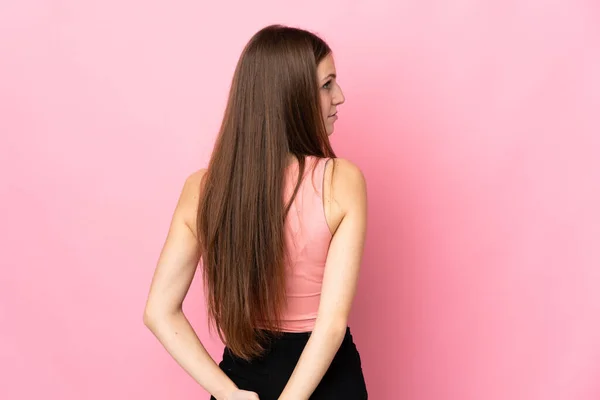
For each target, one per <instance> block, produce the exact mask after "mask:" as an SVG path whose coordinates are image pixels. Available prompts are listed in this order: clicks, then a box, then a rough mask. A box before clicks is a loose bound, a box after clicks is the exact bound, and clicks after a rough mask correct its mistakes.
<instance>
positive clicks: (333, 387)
mask: <svg viewBox="0 0 600 400" xmlns="http://www.w3.org/2000/svg"><path fill="white" fill-rule="evenodd" d="M309 336H310V333H284V334H283V336H280V337H278V338H277V339H274V340H273V341H272V342H271V344H270V345H269V348H268V349H267V351H266V352H265V354H264V355H263V356H261V358H260V359H256V360H252V361H251V362H248V361H245V360H242V359H240V358H237V357H235V356H234V355H233V354H231V353H230V351H229V350H228V349H227V347H226V348H225V350H224V352H223V361H221V363H219V367H221V369H222V370H223V371H224V372H225V373H226V374H227V376H229V378H230V379H231V380H233V382H234V383H235V384H236V385H237V387H238V388H240V389H243V390H250V391H253V392H256V393H257V394H258V397H259V398H260V400H277V398H278V397H279V395H280V394H281V392H282V391H283V388H284V387H285V385H286V383H287V381H288V379H289V378H290V376H291V375H292V372H293V371H294V368H295V367H296V363H297V362H298V359H299V358H300V354H301V353H302V350H303V349H304V346H305V345H306V342H307V341H308V338H309ZM310 398H311V400H338V399H339V400H342V399H343V400H366V399H368V395H367V388H366V385H365V380H364V377H363V373H362V368H361V362H360V355H359V353H358V350H357V349H356V346H355V345H354V342H353V340H352V335H351V334H350V329H349V328H348V329H347V330H346V335H345V337H344V340H343V342H342V344H341V346H340V349H339V350H338V352H337V354H336V355H335V357H334V359H333V361H332V362H331V365H330V367H329V369H328V370H327V372H326V373H325V375H324V376H323V379H322V380H321V382H320V383H319V386H317V388H316V389H315V391H314V392H313V395H312V396H311V397H310ZM211 400H215V399H214V397H211Z"/></svg>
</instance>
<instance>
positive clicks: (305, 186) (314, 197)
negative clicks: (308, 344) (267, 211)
mask: <svg viewBox="0 0 600 400" xmlns="http://www.w3.org/2000/svg"><path fill="white" fill-rule="evenodd" d="M328 160H329V159H327V158H316V157H306V165H305V170H304V179H303V180H302V183H301V184H300V188H299V189H298V193H297V194H296V198H295V199H294V202H293V203H292V206H291V207H290V210H289V213H288V215H287V219H286V223H285V235H286V246H287V252H288V256H289V262H288V264H287V265H286V289H287V305H286V307H285V308H284V313H283V318H282V321H281V322H282V324H281V328H280V329H281V330H282V331H284V332H310V331H312V330H313V327H314V325H315V321H316V318H317V311H318V309H319V301H320V299H321V285H322V283H323V272H324V270H325V261H326V259H327V252H328V250H329V243H330V242H331V238H332V234H331V231H330V230H329V226H328V225H327V220H326V219H325V210H324V208H323V178H324V173H325V165H326V163H327V161H328ZM315 161H316V162H317V164H316V166H315V167H314V174H313V165H314V163H315ZM298 170H299V166H298V163H297V162H294V163H292V164H291V165H290V166H289V167H288V169H287V177H286V186H285V200H286V202H287V201H288V200H289V199H290V198H291V196H292V194H293V191H294V188H295V185H296V183H297V180H298Z"/></svg>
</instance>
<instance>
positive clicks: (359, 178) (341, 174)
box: [325, 158, 367, 209]
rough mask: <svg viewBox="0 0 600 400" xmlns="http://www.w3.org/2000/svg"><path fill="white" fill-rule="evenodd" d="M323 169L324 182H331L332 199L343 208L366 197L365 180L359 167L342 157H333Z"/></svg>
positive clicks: (352, 205)
mask: <svg viewBox="0 0 600 400" xmlns="http://www.w3.org/2000/svg"><path fill="white" fill-rule="evenodd" d="M331 161H332V162H328V163H327V166H326V170H325V181H326V182H325V183H327V182H331V187H332V188H333V190H332V192H331V195H332V196H333V200H334V201H335V202H336V203H338V204H339V205H340V206H341V207H342V208H343V209H348V208H352V207H354V206H355V204H356V203H357V202H358V203H363V202H364V201H365V200H366V197H367V182H366V179H365V176H364V174H363V172H362V170H361V168H360V167H359V166H358V165H357V164H355V163H354V162H352V161H350V160H347V159H344V158H333V159H332V160H331Z"/></svg>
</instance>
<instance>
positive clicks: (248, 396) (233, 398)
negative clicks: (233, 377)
mask: <svg viewBox="0 0 600 400" xmlns="http://www.w3.org/2000/svg"><path fill="white" fill-rule="evenodd" d="M224 400H260V399H259V398H258V395H257V394H256V393H254V392H249V391H247V390H239V389H238V390H236V391H234V392H231V393H230V394H228V395H227V397H226V398H225V399H224Z"/></svg>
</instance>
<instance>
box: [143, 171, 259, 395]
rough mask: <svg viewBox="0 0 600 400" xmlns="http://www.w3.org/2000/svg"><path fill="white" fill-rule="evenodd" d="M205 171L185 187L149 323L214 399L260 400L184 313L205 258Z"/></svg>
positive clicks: (154, 292) (153, 294) (162, 256)
mask: <svg viewBox="0 0 600 400" xmlns="http://www.w3.org/2000/svg"><path fill="white" fill-rule="evenodd" d="M204 173H205V171H204V170H201V171H198V172H196V173H194V174H193V175H191V176H190V177H189V178H188V179H187V180H186V182H185V185H184V187H183V190H182V193H181V196H180V198H179V201H178V203H177V207H176V208H175V211H174V213H173V218H172V221H171V225H170V228H169V232H168V235H167V238H166V241H165V244H164V246H163V249H162V251H161V254H160V257H159V259H158V263H157V266H156V270H155V272H154V276H153V279H152V284H151V287H150V293H149V295H148V300H147V302H146V307H145V310H144V324H145V325H146V326H147V327H148V328H149V329H150V331H152V333H153V334H154V335H155V336H156V338H157V339H158V340H159V341H160V343H161V344H162V345H163V346H164V347H165V349H166V350H167V351H168V352H169V354H170V355H171V356H172V357H173V358H174V359H175V361H176V362H177V363H178V364H179V365H180V366H181V367H182V368H183V369H184V370H185V371H186V372H187V373H188V374H189V375H190V376H191V377H192V378H193V379H194V380H196V382H198V383H199V384H200V385H201V386H202V387H203V388H204V389H206V391H208V392H209V393H210V394H211V395H212V396H214V397H215V398H217V399H219V400H222V399H233V398H239V399H257V400H258V396H256V394H255V393H250V392H244V391H241V390H238V388H237V387H236V385H235V384H234V383H233V382H232V381H231V379H229V377H227V375H225V373H223V371H221V369H220V368H219V366H218V365H217V364H216V363H215V361H214V360H213V359H212V357H211V356H210V354H208V352H207V351H206V349H205V347H204V346H203V345H202V343H201V342H200V339H198V336H197V335H196V333H195V332H194V329H193V328H192V326H191V324H190V323H189V321H188V319H187V318H186V316H185V315H184V313H183V309H182V305H183V300H184V298H185V296H186V294H187V292H188V289H189V287H190V285H191V283H192V279H193V277H194V274H195V271H196V268H197V266H198V262H199V260H200V256H201V254H200V248H199V245H198V239H197V235H196V212H197V209H198V197H199V193H200V183H201V180H202V177H203V176H204Z"/></svg>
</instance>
